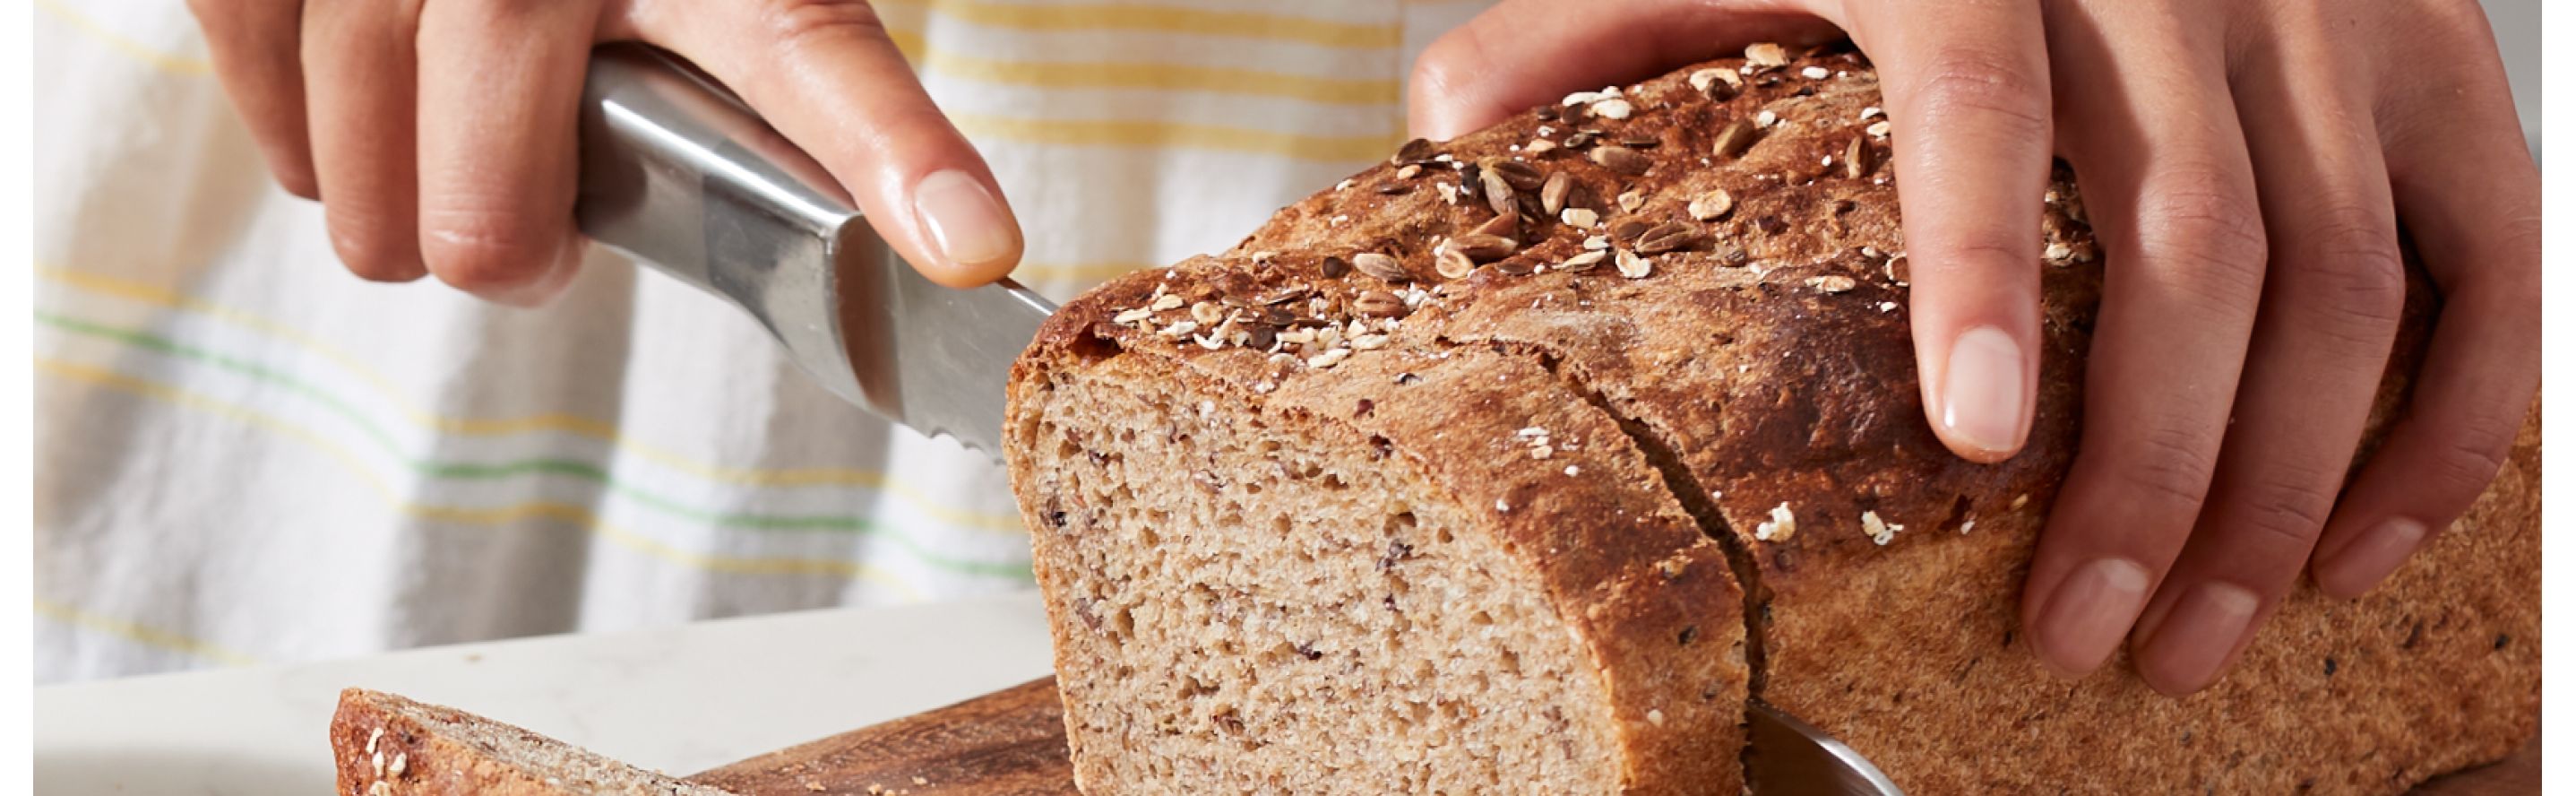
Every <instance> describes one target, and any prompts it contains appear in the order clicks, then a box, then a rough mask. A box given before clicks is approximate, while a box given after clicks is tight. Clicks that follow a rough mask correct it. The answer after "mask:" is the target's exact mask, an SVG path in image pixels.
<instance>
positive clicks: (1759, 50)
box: [1744, 41, 1789, 69]
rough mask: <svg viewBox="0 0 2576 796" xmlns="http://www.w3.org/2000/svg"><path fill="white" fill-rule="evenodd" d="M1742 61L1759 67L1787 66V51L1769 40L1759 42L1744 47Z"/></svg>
mask: <svg viewBox="0 0 2576 796" xmlns="http://www.w3.org/2000/svg"><path fill="white" fill-rule="evenodd" d="M1744 61H1745V62H1746V63H1749V64H1752V65H1753V66H1754V67H1755V68H1759V69H1770V68H1773V67H1780V66H1787V65H1789V51H1787V50H1784V49H1781V48H1780V45H1777V44H1773V43H1771V42H1767V41H1766V42H1761V43H1758V44H1755V45H1752V46H1750V47H1746V48H1744Z"/></svg>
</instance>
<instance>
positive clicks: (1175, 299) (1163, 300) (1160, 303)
mask: <svg viewBox="0 0 2576 796" xmlns="http://www.w3.org/2000/svg"><path fill="white" fill-rule="evenodd" d="M1188 303H1190V302H1189V300H1188V299H1184V298H1181V297H1180V296H1176V295H1172V294H1170V293H1165V294H1163V295H1161V296H1158V297H1156V298H1155V299H1154V303H1152V304H1149V305H1146V309H1150V310H1153V311H1155V312H1162V311H1165V310H1177V309H1180V308H1181V306H1182V305H1185V304H1188Z"/></svg>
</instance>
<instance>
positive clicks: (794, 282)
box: [573, 44, 927, 417]
mask: <svg viewBox="0 0 2576 796" xmlns="http://www.w3.org/2000/svg"><path fill="white" fill-rule="evenodd" d="M580 126H581V143H580V148H581V177H580V183H579V185H580V189H579V194H578V199H577V200H576V202H575V204H574V206H573V216H574V220H575V223H576V224H577V225H578V226H579V227H580V229H581V231H582V233H583V234H585V235H588V236H589V237H590V238H591V239H592V240H594V241H597V242H599V243H601V244H605V245H607V246H608V247H610V248H612V249H616V250H618V251H620V252H622V253H624V254H626V255H627V256H629V257H631V258H633V259H635V260H636V261H637V262H639V263H642V264H644V265H646V266H648V267H650V268H652V269H654V270H657V271H660V272H662V273H664V274H668V275H670V276H671V277H673V278H676V279H678V280H680V281H682V282H686V283H688V284H690V285H692V286H695V287H697V288H699V289H701V290H704V291H707V292H709V293H712V294H715V295H716V296H719V297H722V298H724V299H726V300H728V301H730V302H732V303H733V304H735V305H737V306H740V307H741V308H742V309H743V310H745V311H747V312H749V313H751V315H752V317H754V318H756V319H758V320H759V321H760V323H761V324H762V325H763V326H766V327H768V329H769V332H770V334H772V335H774V336H776V337H777V338H778V341H779V342H780V343H781V344H783V345H785V346H786V348H787V351H788V354H789V357H790V358H791V359H793V360H795V362H796V364H797V365H798V366H800V367H802V368H803V369H804V370H805V371H806V372H808V373H810V374H812V375H813V376H814V377H815V378H816V379H818V380H820V381H821V382H822V384H823V386H824V387H825V388H826V389H829V390H831V391H832V392H833V393H834V394H837V395H840V396H841V397H843V398H846V399H849V400H850V401H852V402H854V403H857V404H859V405H861V406H865V407H869V408H870V409H873V410H877V411H879V413H880V414H890V415H893V416H898V417H899V416H900V413H899V411H895V412H889V411H887V410H888V409H890V408H891V409H895V410H899V409H900V407H886V406H883V405H881V402H880V401H876V400H871V396H870V394H869V390H868V389H867V388H866V387H865V385H863V384H862V383H861V382H862V377H863V374H862V373H861V372H860V371H859V369H857V368H854V367H853V366H852V357H851V351H850V348H849V346H848V345H847V343H848V342H849V341H848V340H846V339H845V336H844V335H845V333H847V332H849V331H851V330H852V329H853V325H852V324H849V323H847V322H846V321H847V320H848V319H846V318H845V317H844V313H843V309H844V308H845V307H848V306H850V305H851V302H850V301H849V299H851V298H852V297H851V296H847V295H845V291H846V290H848V289H849V288H850V287H851V286H852V285H854V284H873V283H876V282H878V281H879V280H881V279H886V278H895V279H900V278H902V277H903V275H904V274H909V273H910V272H911V271H912V269H911V267H910V266H908V265H906V264H905V263H903V262H902V261H901V260H900V259H898V258H897V257H896V256H895V255H894V253H893V252H892V251H891V250H889V249H888V248H887V247H886V244H885V241H884V240H883V239H882V238H879V237H877V235H876V232H875V231H874V230H873V229H870V228H869V226H868V224H867V221H866V219H864V218H862V217H860V214H859V211H858V210H857V209H856V208H855V207H853V203H852V202H851V201H850V199H849V196H848V194H846V193H844V192H843V191H842V190H841V189H840V187H839V183H837V182H835V181H834V180H833V179H832V178H831V176H830V175H829V174H828V173H826V172H825V171H824V170H823V168H822V166H820V165H818V164H816V163H815V162H814V160H813V158H811V157H809V156H807V155H806V154H805V153H804V152H803V151H801V150H799V149H797V148H796V147H795V146H794V145H792V144H789V143H788V142H787V139H786V138H784V137H782V136H780V135H779V134H778V132H777V131H775V130H773V129H771V128H770V127H769V125H768V124H767V123H766V122H763V121H761V119H760V117H759V116H757V115H754V114H753V113H752V112H751V111H750V109H749V108H747V107H745V106H744V105H743V104H742V103H741V102H740V101H739V100H736V99H735V98H734V97H733V96H732V95H731V94H729V93H727V92H726V91H724V89H723V88H721V87H720V86H718V85H717V84H716V83H715V82H714V81H713V80H712V79H709V78H707V77H705V76H704V75H703V74H702V73H700V72H698V71H697V70H696V69H695V68H694V67H692V66H690V65H689V64H688V63H687V62H686V61H682V60H680V59H679V58H677V57H674V56H672V55H669V54H667V53H664V52H662V51H660V50H655V49H652V48H649V47H645V46H643V45H636V44H617V45H608V46H603V47H600V48H599V49H597V50H595V51H593V53H592V54H591V60H590V71H589V76H588V78H587V80H586V81H585V84H584V86H583V90H582V108H581V119H580ZM890 269H891V270H894V271H900V272H903V273H901V274H898V273H888V271H889V270H890ZM913 278H916V279H918V278H920V277H919V276H918V275H913ZM924 281H927V280H924ZM858 328H863V327H858Z"/></svg>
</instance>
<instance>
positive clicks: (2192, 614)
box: [2137, 583, 2263, 696]
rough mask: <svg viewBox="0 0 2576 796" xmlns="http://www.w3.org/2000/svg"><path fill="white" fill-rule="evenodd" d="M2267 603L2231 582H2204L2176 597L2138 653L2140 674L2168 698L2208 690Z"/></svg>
mask: <svg viewBox="0 0 2576 796" xmlns="http://www.w3.org/2000/svg"><path fill="white" fill-rule="evenodd" d="M2262 602H2263V599H2262V598H2261V597H2259V596H2256V595H2255V594H2254V592H2252V591H2249V590H2247V589H2245V588H2244V587H2242V586H2237V585H2235V584H2231V583H2203V584H2200V585H2197V586H2193V587H2191V589H2190V590H2189V591H2185V592H2183V594H2182V596H2181V597H2179V598H2176V599H2175V600H2174V603H2173V608H2172V609H2171V610H2169V611H2167V612H2166V613H2165V619H2164V622H2163V623H2161V624H2159V625H2157V627H2156V635H2155V638H2151V639H2148V640H2147V643H2146V644H2144V645H2142V646H2141V647H2140V648H2139V650H2138V653H2137V656H2138V657H2137V661H2138V673H2139V675H2141V676H2143V677H2145V678H2146V679H2147V684H2149V685H2152V686H2155V688H2156V690H2158V691H2163V692H2165V693H2167V694H2173V695H2177V696H2179V695H2182V694H2188V693H2191V692H2193V691H2198V690H2200V689H2202V688H2206V687H2208V686H2209V684H2210V683H2211V682H2212V681H2215V680H2217V679H2218V672H2219V667H2221V666H2224V665H2226V663H2227V656H2228V655H2230V654H2232V653H2234V652H2235V651H2236V646H2237V644H2238V643H2239V642H2242V641H2244V640H2245V630H2246V628H2248V627H2250V626H2252V625H2253V623H2254V610H2255V608H2257V607H2259V606H2261V604H2262Z"/></svg>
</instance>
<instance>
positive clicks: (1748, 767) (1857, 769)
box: [1744, 700, 1904, 796]
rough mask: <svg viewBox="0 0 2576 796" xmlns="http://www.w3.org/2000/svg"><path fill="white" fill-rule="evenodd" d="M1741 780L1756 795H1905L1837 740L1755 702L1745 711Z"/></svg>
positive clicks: (1776, 710)
mask: <svg viewBox="0 0 2576 796" xmlns="http://www.w3.org/2000/svg"><path fill="white" fill-rule="evenodd" d="M1745 713H1746V714H1747V715H1748V716H1749V717H1750V719H1749V720H1750V722H1751V726H1749V727H1747V728H1746V733H1745V736H1746V737H1745V744H1746V745H1747V746H1749V747H1751V748H1750V750H1749V751H1748V752H1747V753H1746V754H1745V756H1744V757H1745V759H1744V780H1745V783H1746V784H1747V785H1749V786H1751V790H1752V791H1753V792H1754V793H1755V794H1759V796H1904V791H1900V790H1897V788H1896V783H1895V782H1892V781H1889V780H1888V778H1887V775H1886V774H1885V773H1881V772H1880V771H1879V770H1878V767H1877V766H1874V765H1871V764H1870V762H1869V760H1868V759H1866V758H1863V757H1861V756H1860V753H1859V752H1856V751H1852V748H1851V747H1849V746H1846V745H1844V744H1843V742H1841V741H1837V740H1834V738H1833V736H1831V735H1827V734H1825V731H1823V730H1819V729H1816V728H1815V727H1814V726H1813V725H1810V724H1808V723H1806V722H1803V721H1799V720H1798V717H1796V716H1791V715H1789V714H1787V713H1785V712H1782V711H1781V710H1780V709H1779V708H1775V707H1772V706H1770V705H1767V704H1764V703H1762V702H1761V701H1759V700H1756V701H1754V702H1753V704H1752V709H1750V710H1747V711H1745Z"/></svg>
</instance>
